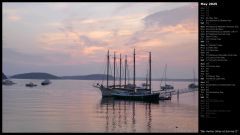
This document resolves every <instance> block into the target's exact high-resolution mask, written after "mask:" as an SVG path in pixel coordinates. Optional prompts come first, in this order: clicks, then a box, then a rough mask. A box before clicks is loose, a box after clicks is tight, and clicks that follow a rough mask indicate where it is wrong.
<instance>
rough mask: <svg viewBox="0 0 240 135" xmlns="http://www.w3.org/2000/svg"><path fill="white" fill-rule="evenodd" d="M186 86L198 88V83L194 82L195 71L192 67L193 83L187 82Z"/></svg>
mask: <svg viewBox="0 0 240 135" xmlns="http://www.w3.org/2000/svg"><path fill="white" fill-rule="evenodd" d="M188 88H189V89H197V88H198V85H197V84H196V83H195V71H194V69H193V83H191V84H189V85H188Z"/></svg>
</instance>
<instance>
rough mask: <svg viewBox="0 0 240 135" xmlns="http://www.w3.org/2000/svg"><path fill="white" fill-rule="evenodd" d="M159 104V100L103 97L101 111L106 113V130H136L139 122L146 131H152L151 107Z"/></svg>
mask: <svg viewBox="0 0 240 135" xmlns="http://www.w3.org/2000/svg"><path fill="white" fill-rule="evenodd" d="M158 104H159V102H141V101H128V100H116V99H113V98H111V97H108V98H102V99H101V104H100V110H101V111H100V112H102V113H103V115H105V120H106V125H105V132H119V131H129V132H136V126H137V125H136V124H137V123H138V124H139V123H140V124H142V125H140V126H142V127H143V128H145V129H146V130H145V131H147V132H151V128H152V109H151V108H152V106H154V105H155V106H157V105H158ZM142 111H144V112H142ZM139 118H140V119H141V120H139ZM137 120H138V121H137ZM141 122H142V123H141Z"/></svg>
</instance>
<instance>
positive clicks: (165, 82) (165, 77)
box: [165, 64, 167, 86]
mask: <svg viewBox="0 0 240 135" xmlns="http://www.w3.org/2000/svg"><path fill="white" fill-rule="evenodd" d="M166 81H167V64H166V65H165V86H166Z"/></svg>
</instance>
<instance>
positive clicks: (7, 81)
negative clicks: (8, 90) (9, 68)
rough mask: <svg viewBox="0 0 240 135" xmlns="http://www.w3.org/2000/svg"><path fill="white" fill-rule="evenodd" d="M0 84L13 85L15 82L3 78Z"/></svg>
mask: <svg viewBox="0 0 240 135" xmlns="http://www.w3.org/2000/svg"><path fill="white" fill-rule="evenodd" d="M2 84H3V85H13V84H16V83H15V82H13V81H11V80H9V79H5V80H2Z"/></svg>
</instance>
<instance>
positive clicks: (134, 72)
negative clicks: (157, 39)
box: [133, 48, 136, 88]
mask: <svg viewBox="0 0 240 135" xmlns="http://www.w3.org/2000/svg"><path fill="white" fill-rule="evenodd" d="M135 74H136V71H135V48H134V52H133V86H134V88H135Z"/></svg>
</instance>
